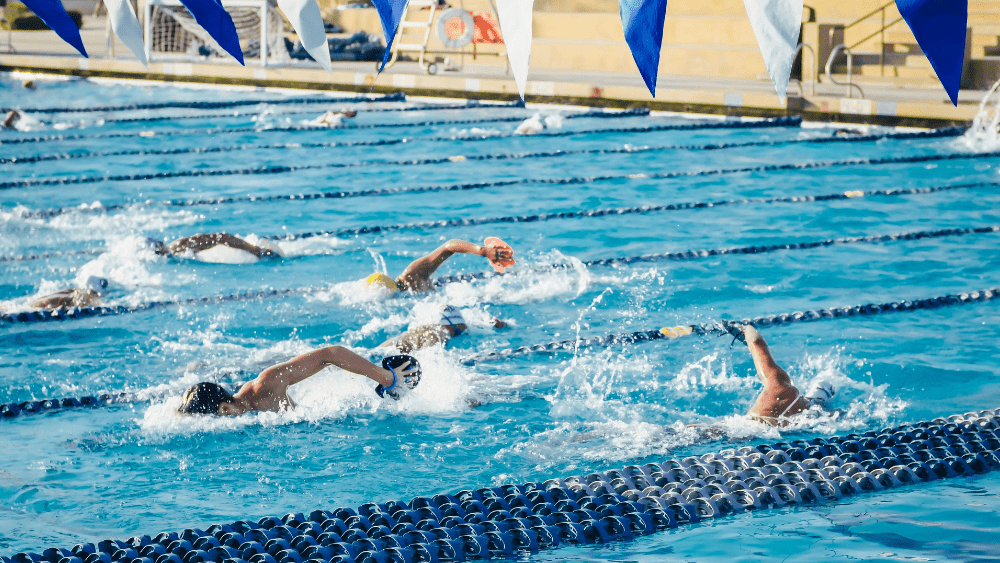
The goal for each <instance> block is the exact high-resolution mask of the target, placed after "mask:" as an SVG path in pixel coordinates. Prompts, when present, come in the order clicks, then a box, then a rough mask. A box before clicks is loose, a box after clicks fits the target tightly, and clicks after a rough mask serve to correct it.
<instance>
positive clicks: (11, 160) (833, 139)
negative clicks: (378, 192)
mask: <svg viewBox="0 0 1000 563" xmlns="http://www.w3.org/2000/svg"><path fill="white" fill-rule="evenodd" d="M964 132H965V129H963V128H961V127H949V128H945V129H936V130H934V131H920V132H912V133H883V134H877V135H859V136H854V137H837V136H830V137H817V138H812V139H782V140H778V141H749V142H744V143H709V144H701V145H659V146H648V145H645V146H633V145H628V146H625V147H615V148H608V149H577V150H555V151H543V152H519V153H498V154H481V155H455V156H449V157H443V158H436V159H417V160H397V161H378V160H374V161H363V162H355V163H350V164H345V165H343V166H344V167H345V168H346V167H351V166H378V165H386V166H423V165H427V164H444V163H447V162H462V161H466V160H468V161H480V160H513V159H526V158H550V157H559V156H569V155H577V154H593V155H600V154H639V153H645V152H662V151H713V150H728V149H739V148H749V147H777V146H785V145H797V144H826V143H861V142H872V141H881V140H883V139H891V140H916V139H934V138H941V137H957V136H959V135H962V134H963V133H964ZM452 140H454V137H431V138H424V139H420V141H421V142H439V141H452ZM407 142H414V140H412V139H380V140H376V141H347V142H343V141H341V142H328V143H277V144H269V145H231V146H225V147H206V148H179V149H148V150H140V149H130V150H121V151H108V152H92V153H59V154H46V155H38V156H27V157H18V156H14V157H0V164H30V163H36V162H44V161H52V160H70V159H83V158H103V157H109V156H152V155H179V154H210V153H224V152H234V151H243V150H277V149H307V148H308V149H315V148H342V147H355V146H385V145H397V144H402V143H407ZM63 209H65V210H67V211H68V210H74V209H76V210H78V209H79V208H72V207H70V208H63ZM55 212H56V210H49V211H48V213H50V214H51V213H55ZM61 212H65V211H61Z"/></svg>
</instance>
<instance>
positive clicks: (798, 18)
mask: <svg viewBox="0 0 1000 563" xmlns="http://www.w3.org/2000/svg"><path fill="white" fill-rule="evenodd" d="M802 3H803V2H802V0H743V4H744V5H745V6H746V9H747V16H749V17H750V25H751V26H752V27H753V33H754V35H755V36H757V44H758V45H759V46H760V53H761V55H763V56H764V65H765V66H766V67H767V74H768V75H769V76H770V77H771V82H773V83H774V91H775V92H777V93H778V97H779V98H781V102H782V103H785V100H786V99H787V94H788V76H789V75H790V74H791V72H792V63H793V62H795V48H796V47H797V46H798V44H799V32H800V31H801V29H802Z"/></svg>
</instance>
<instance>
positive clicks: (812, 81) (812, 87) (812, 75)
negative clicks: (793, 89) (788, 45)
mask: <svg viewBox="0 0 1000 563" xmlns="http://www.w3.org/2000/svg"><path fill="white" fill-rule="evenodd" d="M804 51H809V52H810V53H812V66H811V67H810V71H809V94H810V95H812V96H815V95H816V50H815V49H813V48H812V45H806V44H805V43H799V44H798V45H796V46H795V54H794V55H792V60H793V61H794V60H795V59H796V58H798V56H799V52H802V77H803V78H805V75H806V71H805V66H806V55H805V52H804ZM803 81H804V80H799V95H800V96H802V95H803V94H804V92H803V91H802V82H803Z"/></svg>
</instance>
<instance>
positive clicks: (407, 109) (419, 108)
mask: <svg viewBox="0 0 1000 563" xmlns="http://www.w3.org/2000/svg"><path fill="white" fill-rule="evenodd" d="M330 100H331V101H330V102H321V101H316V102H315V103H316V104H325V105H339V104H342V103H354V102H355V101H356V100H354V99H353V98H345V101H344V102H339V101H337V99H336V98H330ZM364 101H367V100H364ZM379 101H382V100H379ZM390 101H393V100H390ZM400 101H405V100H400ZM469 101H470V102H477V100H469ZM263 103H264V104H265V105H266V102H263ZM523 107H524V102H522V101H521V100H518V101H516V102H510V103H506V104H503V103H501V104H480V103H465V104H452V105H444V104H428V105H422V106H411V107H405V108H365V109H359V110H357V112H358V113H401V112H413V111H447V110H467V109H480V108H485V109H494V108H523ZM320 109H322V108H312V109H297V110H292V111H283V112H281V113H275V114H274V115H275V116H276V117H280V116H283V115H301V114H310V113H316V112H317V111H319V110H320ZM255 113H256V112H255ZM609 113H610V112H609ZM249 115H252V114H251V113H232V112H230V113H202V114H195V115H157V116H148V117H125V118H121V119H114V118H104V117H102V118H99V119H100V120H101V122H102V123H144V122H155V121H181V120H196V119H226V118H234V117H247V116H249ZM56 123H62V122H59V121H51V122H47V123H46V122H43V123H42V124H43V125H55V124H56Z"/></svg>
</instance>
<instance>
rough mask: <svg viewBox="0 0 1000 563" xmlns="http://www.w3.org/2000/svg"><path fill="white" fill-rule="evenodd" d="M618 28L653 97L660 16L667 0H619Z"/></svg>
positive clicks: (664, 15) (657, 60) (660, 39)
mask: <svg viewBox="0 0 1000 563" xmlns="http://www.w3.org/2000/svg"><path fill="white" fill-rule="evenodd" d="M618 8H619V10H620V11H621V16H622V30H623V31H624V32H625V41H626V42H627V43H628V48H629V49H631V50H632V58H633V59H635V66H637V67H639V74H641V75H642V80H643V81H644V82H645V83H646V88H648V89H649V93H650V94H652V95H653V97H654V98H655V97H656V71H657V70H658V69H659V67H660V45H661V44H662V43H663V19H664V18H665V17H666V14H667V0H619V2H618Z"/></svg>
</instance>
